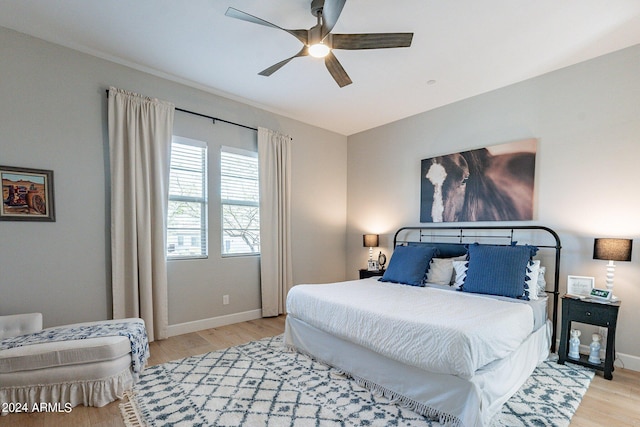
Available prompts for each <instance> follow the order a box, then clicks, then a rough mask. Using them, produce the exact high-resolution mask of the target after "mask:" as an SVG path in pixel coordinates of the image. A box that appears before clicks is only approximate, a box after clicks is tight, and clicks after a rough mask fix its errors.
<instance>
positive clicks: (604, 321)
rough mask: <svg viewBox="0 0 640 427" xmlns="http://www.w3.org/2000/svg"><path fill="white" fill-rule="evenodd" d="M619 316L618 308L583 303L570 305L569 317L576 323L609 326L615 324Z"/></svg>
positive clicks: (574, 302) (577, 302)
mask: <svg viewBox="0 0 640 427" xmlns="http://www.w3.org/2000/svg"><path fill="white" fill-rule="evenodd" d="M563 303H564V302H563ZM617 315H618V310H617V307H613V306H610V305H605V304H602V305H600V304H599V303H588V302H583V301H572V303H571V304H569V317H570V318H571V320H572V321H574V322H579V323H587V324H589V325H595V326H609V325H610V324H611V323H613V322H615V320H616V317H617Z"/></svg>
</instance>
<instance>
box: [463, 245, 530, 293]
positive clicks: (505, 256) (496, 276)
mask: <svg viewBox="0 0 640 427" xmlns="http://www.w3.org/2000/svg"><path fill="white" fill-rule="evenodd" d="M536 252H538V248H537V247H535V246H529V245H523V246H491V245H478V244H474V245H469V268H468V269H467V277H466V279H465V281H464V284H463V285H462V291H463V292H471V293H477V294H489V295H500V296H505V297H510V298H525V299H529V298H528V296H527V295H525V280H526V274H527V265H528V263H529V260H530V259H531V257H532V256H534V255H535V254H536Z"/></svg>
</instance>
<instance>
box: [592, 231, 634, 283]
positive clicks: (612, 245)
mask: <svg viewBox="0 0 640 427" xmlns="http://www.w3.org/2000/svg"><path fill="white" fill-rule="evenodd" d="M632 244H633V240H631V239H610V238H607V239H594V241H593V259H601V260H605V261H609V263H608V264H607V289H609V290H611V291H612V292H613V275H614V273H615V270H616V266H615V264H614V263H613V262H614V261H631V246H632Z"/></svg>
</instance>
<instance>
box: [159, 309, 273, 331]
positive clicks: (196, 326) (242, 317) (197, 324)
mask: <svg viewBox="0 0 640 427" xmlns="http://www.w3.org/2000/svg"><path fill="white" fill-rule="evenodd" d="M261 317H262V310H260V309H258V310H251V311H244V312H241V313H234V314H227V315H226V316H218V317H210V318H208V319H202V320H194V321H193V322H186V323H178V324H175V325H169V327H168V328H167V334H168V336H170V337H173V336H176V335H182V334H188V333H190V332H196V331H202V330H204V329H211V328H219V327H220V326H225V325H232V324H234V323H240V322H246V321H249V320H255V319H260V318H261Z"/></svg>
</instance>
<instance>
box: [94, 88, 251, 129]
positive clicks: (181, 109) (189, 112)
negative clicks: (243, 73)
mask: <svg viewBox="0 0 640 427" xmlns="http://www.w3.org/2000/svg"><path fill="white" fill-rule="evenodd" d="M106 92H107V98H108V97H109V89H107V90H106ZM175 109H176V110H177V111H181V112H183V113H187V114H192V115H194V116H199V117H204V118H205V119H209V120H212V121H213V123H214V124H215V123H216V122H223V123H228V124H230V125H234V126H239V127H241V128H245V129H250V130H254V131H256V132H257V131H258V129H256V128H252V127H251V126H247V125H243V124H240V123H235V122H230V121H229V120H224V119H219V118H217V117H212V116H207V115H206V114H200V113H196V112H193V111H189V110H185V109H183V108H178V107H175Z"/></svg>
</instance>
